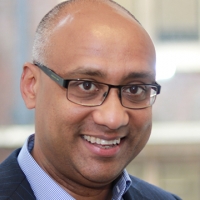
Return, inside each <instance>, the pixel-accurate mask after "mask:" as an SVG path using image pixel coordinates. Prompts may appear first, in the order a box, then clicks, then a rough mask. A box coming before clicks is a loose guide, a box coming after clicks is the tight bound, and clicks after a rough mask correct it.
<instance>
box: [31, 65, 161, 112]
mask: <svg viewBox="0 0 200 200" xmlns="http://www.w3.org/2000/svg"><path fill="white" fill-rule="evenodd" d="M33 64H34V65H36V66H37V67H39V68H40V69H41V70H42V71H43V72H44V73H45V74H46V75H47V76H48V77H50V78H51V79H52V80H53V81H55V82H56V83H57V84H59V85H60V86H62V87H64V88H66V89H67V88H68V85H69V82H70V81H79V80H80V81H83V80H82V79H63V78H62V77H60V76H59V75H58V74H56V73H55V72H54V71H53V70H51V69H49V68H48V67H46V66H45V65H43V64H40V63H39V62H33ZM88 81H89V80H88ZM91 82H93V83H99V84H104V85H107V86H108V92H107V94H106V96H107V95H108V94H109V91H110V89H111V88H118V90H119V97H120V100H121V88H122V87H124V86H126V85H111V84H106V83H100V82H95V81H91ZM132 85H133V86H134V85H135V86H140V85H143V86H145V85H146V86H153V87H156V89H157V90H156V95H158V94H160V91H161V86H160V85H159V84H158V83H156V82H155V83H153V84H132ZM106 96H105V99H106ZM105 99H104V100H103V102H104V101H105ZM70 101H71V100H70ZM103 102H102V103H103ZM74 103H75V102H74ZM102 103H101V104H102ZM101 104H100V105H101ZM86 106H87V105H86ZM88 106H89V105H88ZM96 106H98V105H96ZM124 107H125V106H124ZM133 109H134V108H133Z"/></svg>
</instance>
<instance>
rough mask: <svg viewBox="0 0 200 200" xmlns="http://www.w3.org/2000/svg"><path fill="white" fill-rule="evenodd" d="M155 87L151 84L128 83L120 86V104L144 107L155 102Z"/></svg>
mask: <svg viewBox="0 0 200 200" xmlns="http://www.w3.org/2000/svg"><path fill="white" fill-rule="evenodd" d="M156 94H157V87H156V86H151V85H128V86H124V87H122V90H121V95H122V105H123V106H125V107H127V108H135V109H140V108H146V107H149V106H151V105H153V103H154V102H155V99H156Z"/></svg>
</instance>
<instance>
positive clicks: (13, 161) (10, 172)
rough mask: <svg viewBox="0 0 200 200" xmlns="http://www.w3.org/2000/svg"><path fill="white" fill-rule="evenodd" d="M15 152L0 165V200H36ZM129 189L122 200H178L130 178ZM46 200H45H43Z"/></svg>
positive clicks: (178, 199) (17, 152)
mask: <svg viewBox="0 0 200 200" xmlns="http://www.w3.org/2000/svg"><path fill="white" fill-rule="evenodd" d="M19 151H20V149H17V150H15V151H14V152H13V153H12V154H11V155H10V156H9V157H8V158H7V159H6V160H5V161H4V162H3V163H2V164H0V200H36V198H35V196H34V193H33V191H32V189H31V187H30V184H29V182H28V181H27V179H26V177H25V175H24V173H23V172H22V170H21V168H20V166H19V164H18V162H17V156H18V154H19ZM131 179H132V181H133V183H132V185H131V187H130V189H129V190H128V191H127V192H126V194H125V195H124V196H123V198H124V200H180V198H178V197H177V196H175V195H173V194H171V193H168V192H166V191H164V190H162V189H160V188H158V187H155V186H153V185H151V184H149V183H147V182H145V181H142V180H140V179H138V178H136V177H133V176H131ZM44 200H46V199H44Z"/></svg>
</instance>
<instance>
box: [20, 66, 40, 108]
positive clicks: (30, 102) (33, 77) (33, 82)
mask: <svg viewBox="0 0 200 200" xmlns="http://www.w3.org/2000/svg"><path fill="white" fill-rule="evenodd" d="M38 81H39V71H38V69H37V67H36V66H35V65H33V64H31V63H25V64H24V66H23V72H22V76H21V81H20V90H21V94H22V97H23V99H24V102H25V104H26V107H27V108H28V109H33V108H35V104H36V93H37V85H38Z"/></svg>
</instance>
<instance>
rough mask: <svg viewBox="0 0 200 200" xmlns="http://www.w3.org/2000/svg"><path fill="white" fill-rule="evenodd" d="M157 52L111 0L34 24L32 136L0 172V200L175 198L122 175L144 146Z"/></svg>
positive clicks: (91, 0) (66, 6) (75, 0)
mask: <svg viewBox="0 0 200 200" xmlns="http://www.w3.org/2000/svg"><path fill="white" fill-rule="evenodd" d="M159 92H160V86H159V85H158V84H157V83H156V82H155V50H154V46H153V44H152V41H151V39H150V38H149V36H148V34H147V33H146V32H145V30H144V29H143V28H142V26H141V25H140V24H139V22H138V21H137V20H136V19H135V18H134V17H133V16H132V15H131V14H130V13H128V11H126V10H125V9H124V8H122V7H120V6H119V5H117V4H116V3H114V2H112V1H109V0H71V1H67V2H63V3H61V4H59V5H58V6H57V7H55V8H54V9H53V10H52V11H50V13H48V14H47V15H46V16H45V17H44V18H43V19H42V21H41V23H40V24H39V27H38V29H37V33H36V37H35V43H34V47H33V63H25V65H24V69H23V74H22V78H21V93H22V96H23V99H24V101H25V104H26V106H27V108H29V109H33V108H35V135H32V136H30V137H29V138H28V140H27V142H26V143H25V144H24V146H23V148H22V149H21V150H17V151H15V152H14V153H13V154H12V155H11V156H10V157H9V158H7V160H6V161H4V162H3V163H2V164H1V166H0V199H1V200H3V199H14V200H16V199H26V200H27V199H28V200H29V199H30V200H31V199H39V200H47V199H48V200H50V199H56V200H57V199H81V200H85V199H87V200H93V199H95V200H98V199H99V200H103V199H105V200H108V199H113V200H120V199H124V200H126V199H139V200H141V199H146V200H147V199H148V200H149V199H153V200H162V199H163V200H172V199H179V198H178V197H176V196H175V195H172V194H170V193H168V192H166V191H163V190H162V189H159V188H157V187H155V186H152V185H150V184H148V183H146V182H144V181H142V180H139V179H137V178H135V177H132V176H129V175H128V174H127V172H126V170H125V167H126V166H127V165H128V164H129V163H130V162H131V161H132V160H133V159H134V158H135V157H136V156H137V155H138V153H139V152H140V151H141V150H142V149H143V147H144V146H145V144H146V143H147V141H148V139H149V136H150V132H151V126H152V108H151V106H152V104H153V103H154V101H155V98H156V95H157V94H159Z"/></svg>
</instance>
